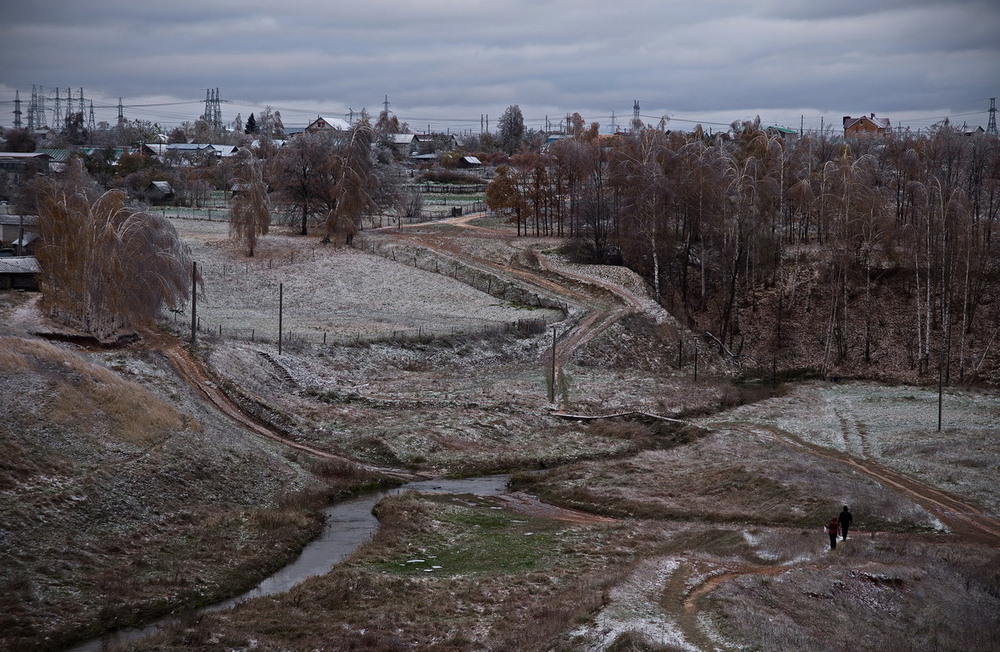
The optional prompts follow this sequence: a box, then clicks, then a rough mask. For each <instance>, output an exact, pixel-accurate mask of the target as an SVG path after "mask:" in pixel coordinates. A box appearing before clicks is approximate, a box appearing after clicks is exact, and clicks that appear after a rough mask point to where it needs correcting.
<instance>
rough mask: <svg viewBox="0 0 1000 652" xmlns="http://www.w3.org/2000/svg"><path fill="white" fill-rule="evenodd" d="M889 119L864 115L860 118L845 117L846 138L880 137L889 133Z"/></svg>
mask: <svg viewBox="0 0 1000 652" xmlns="http://www.w3.org/2000/svg"><path fill="white" fill-rule="evenodd" d="M889 129H890V125H889V118H876V117H875V114H874V113H872V114H871V115H863V116H861V117H860V118H852V117H851V116H849V115H845V116H844V138H854V137H857V136H868V135H879V136H884V135H885V134H887V133H889Z"/></svg>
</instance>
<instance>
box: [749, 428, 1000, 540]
mask: <svg viewBox="0 0 1000 652" xmlns="http://www.w3.org/2000/svg"><path fill="white" fill-rule="evenodd" d="M744 430H745V431H746V432H754V433H757V432H760V431H764V432H765V433H766V434H767V435H768V436H769V437H771V438H772V439H776V440H778V441H781V442H783V443H785V444H789V445H791V446H795V447H797V448H801V449H803V450H805V451H806V452H808V453H809V454H811V455H813V456H815V457H821V458H823V459H828V460H834V461H837V462H842V463H844V464H847V465H848V466H850V467H851V468H853V469H855V470H856V471H858V472H860V473H863V474H864V475H866V476H868V477H870V478H872V479H873V480H876V481H877V482H879V483H880V484H883V485H885V486H887V487H890V488H891V489H892V490H893V491H895V492H897V493H900V494H903V495H904V496H906V497H907V498H909V499H911V500H912V501H913V502H915V503H917V504H918V505H920V506H921V507H923V508H924V509H926V510H927V511H928V512H930V513H931V514H933V515H934V517H935V518H937V519H938V520H940V521H941V522H942V523H944V524H945V525H947V526H948V528H949V529H951V531H952V532H954V533H955V534H956V535H957V536H959V537H961V538H962V539H963V540H965V541H967V542H970V543H979V544H985V545H989V546H1000V521H997V520H996V519H994V518H992V517H990V516H987V515H985V514H983V512H982V511H981V510H979V509H978V508H976V507H973V506H972V505H969V504H968V503H966V502H964V501H963V500H962V499H960V498H958V497H956V496H953V495H951V494H949V493H947V492H945V491H941V490H940V489H936V488H934V487H930V486H928V485H925V484H922V483H920V482H918V481H916V480H914V479H912V478H910V477H908V476H906V475H904V474H902V473H899V472H898V471H893V470H892V469H888V468H886V467H884V466H882V465H881V464H879V463H878V462H875V461H873V460H870V459H858V458H856V457H853V456H851V455H848V454H847V453H842V452H840V451H837V450H833V449H829V448H824V447H823V446H819V445H817V444H811V443H809V442H807V441H804V440H803V439H801V438H799V437H796V436H795V435H793V434H791V433H789V432H785V431H783V430H781V429H779V428H775V427H769V426H759V427H757V428H756V429H753V430H751V429H749V428H744Z"/></svg>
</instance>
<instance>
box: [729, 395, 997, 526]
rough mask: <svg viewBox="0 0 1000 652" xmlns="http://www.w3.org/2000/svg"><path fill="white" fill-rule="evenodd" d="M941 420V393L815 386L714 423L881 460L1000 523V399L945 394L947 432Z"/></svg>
mask: <svg viewBox="0 0 1000 652" xmlns="http://www.w3.org/2000/svg"><path fill="white" fill-rule="evenodd" d="M937 418H938V394H937V391H936V389H932V388H922V387H911V386H887V385H881V384H875V383H863V382H851V383H820V382H817V383H810V384H805V385H802V386H800V387H798V388H796V389H795V391H793V392H792V393H790V394H789V395H787V396H785V397H781V398H776V399H773V400H770V401H765V402H761V403H756V404H753V405H747V406H743V407H740V408H738V409H735V410H733V411H731V412H729V413H727V414H726V415H724V417H716V418H713V420H712V421H713V422H714V423H722V422H723V421H732V422H744V423H759V424H767V425H773V426H776V427H778V428H780V429H782V430H784V431H786V432H789V433H792V434H793V435H795V436H798V437H800V438H802V439H804V440H806V441H809V442H812V443H816V444H820V445H822V446H825V447H828V448H832V449H835V450H840V451H843V452H845V453H848V454H850V455H851V456H853V457H856V458H859V459H870V460H875V461H877V462H879V463H881V464H883V465H884V466H887V467H890V468H892V469H894V470H897V471H900V472H903V473H905V474H907V475H909V476H911V477H913V478H915V479H917V480H920V481H921V482H925V483H927V484H929V485H931V486H935V487H938V488H941V489H945V490H947V491H949V492H952V493H954V494H956V495H958V496H963V497H964V498H966V499H967V500H971V501H972V502H974V503H976V504H978V505H979V506H981V507H983V508H985V509H986V510H988V511H989V512H990V513H991V514H993V515H994V516H1000V494H998V493H997V491H996V479H997V478H998V477H1000V394H998V393H996V392H995V391H986V390H961V389H954V388H947V389H946V390H945V392H944V396H943V401H942V429H941V431H938V430H937Z"/></svg>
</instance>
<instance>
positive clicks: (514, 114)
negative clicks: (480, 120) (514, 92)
mask: <svg viewBox="0 0 1000 652" xmlns="http://www.w3.org/2000/svg"><path fill="white" fill-rule="evenodd" d="M497 135H498V138H499V140H500V146H501V147H502V148H503V150H504V151H505V152H507V153H508V154H513V153H515V152H516V151H517V150H518V149H519V148H520V147H521V143H522V142H524V116H523V115H522V114H521V107H519V106H518V105H516V104H512V105H510V106H508V107H507V108H506V109H505V110H504V112H503V114H502V115H501V116H500V123H499V125H498V127H497Z"/></svg>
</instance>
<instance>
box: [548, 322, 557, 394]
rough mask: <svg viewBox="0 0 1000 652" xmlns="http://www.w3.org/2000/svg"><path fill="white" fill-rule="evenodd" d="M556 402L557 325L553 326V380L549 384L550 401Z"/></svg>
mask: <svg viewBox="0 0 1000 652" xmlns="http://www.w3.org/2000/svg"><path fill="white" fill-rule="evenodd" d="M555 402H556V327H555V326H553V327H552V382H551V383H550V384H549V403H555Z"/></svg>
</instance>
